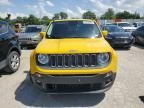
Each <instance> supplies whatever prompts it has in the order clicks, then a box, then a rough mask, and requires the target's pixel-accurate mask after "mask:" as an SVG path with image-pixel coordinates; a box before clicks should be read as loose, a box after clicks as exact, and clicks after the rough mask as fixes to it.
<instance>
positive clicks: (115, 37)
mask: <svg viewBox="0 0 144 108" xmlns="http://www.w3.org/2000/svg"><path fill="white" fill-rule="evenodd" d="M102 29H103V30H107V31H108V36H107V37H106V40H107V41H108V42H109V43H110V45H111V46H113V47H122V48H124V47H125V48H128V49H130V48H131V46H132V44H133V43H134V38H133V36H132V35H131V33H129V32H125V31H124V29H123V28H121V27H119V26H116V25H106V26H103V27H102Z"/></svg>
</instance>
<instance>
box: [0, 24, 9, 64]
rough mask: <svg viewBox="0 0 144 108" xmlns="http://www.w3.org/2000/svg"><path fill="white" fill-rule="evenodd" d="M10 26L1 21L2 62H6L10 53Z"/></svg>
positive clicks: (0, 45)
mask: <svg viewBox="0 0 144 108" xmlns="http://www.w3.org/2000/svg"><path fill="white" fill-rule="evenodd" d="M8 41H9V40H8V24H7V23H6V22H2V21H0V61H2V60H4V59H5V58H6V56H7V53H8V50H9V49H8V48H9V45H8Z"/></svg>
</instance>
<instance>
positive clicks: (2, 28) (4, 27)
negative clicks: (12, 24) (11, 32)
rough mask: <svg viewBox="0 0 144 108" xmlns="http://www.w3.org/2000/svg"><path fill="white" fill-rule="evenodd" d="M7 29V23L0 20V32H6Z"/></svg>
mask: <svg viewBox="0 0 144 108" xmlns="http://www.w3.org/2000/svg"><path fill="white" fill-rule="evenodd" d="M7 31H8V25H7V24H6V23H3V22H0V34H3V33H6V32H7Z"/></svg>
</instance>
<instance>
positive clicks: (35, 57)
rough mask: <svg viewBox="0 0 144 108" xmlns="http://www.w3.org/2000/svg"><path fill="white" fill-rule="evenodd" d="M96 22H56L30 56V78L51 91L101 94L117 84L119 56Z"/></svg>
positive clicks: (81, 20) (43, 34)
mask: <svg viewBox="0 0 144 108" xmlns="http://www.w3.org/2000/svg"><path fill="white" fill-rule="evenodd" d="M106 34H107V33H106V31H103V32H101V31H100V29H99V27H98V25H97V24H96V22H95V21H93V20H86V19H75V20H74V19H73V20H70V19H68V20H55V21H52V22H51V23H50V24H49V26H48V29H47V32H41V33H40V36H41V37H42V40H41V42H40V43H39V45H38V46H37V48H36V49H35V50H34V51H33V52H32V54H31V57H30V79H31V81H32V82H33V84H34V85H37V86H38V87H40V88H42V89H44V90H47V91H48V92H58V93H61V92H92V93H93V92H94V93H101V92H105V91H107V90H109V89H110V88H111V86H112V85H113V82H114V80H115V76H116V72H117V54H116V52H115V51H114V50H113V49H112V48H111V46H110V45H109V44H108V43H107V41H106V40H105V39H104V37H105V36H106Z"/></svg>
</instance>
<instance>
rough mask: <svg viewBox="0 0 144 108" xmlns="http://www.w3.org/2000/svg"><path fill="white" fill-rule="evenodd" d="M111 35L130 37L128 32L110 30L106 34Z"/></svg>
mask: <svg viewBox="0 0 144 108" xmlns="http://www.w3.org/2000/svg"><path fill="white" fill-rule="evenodd" d="M108 36H111V37H131V35H130V32H111V33H109V34H108Z"/></svg>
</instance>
